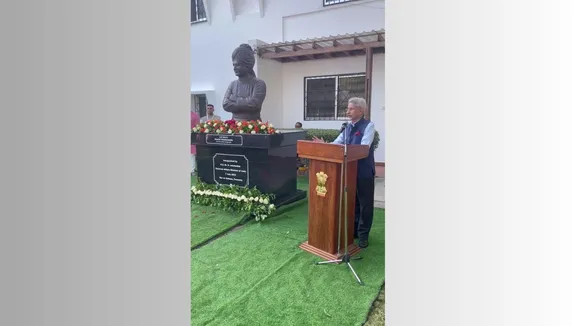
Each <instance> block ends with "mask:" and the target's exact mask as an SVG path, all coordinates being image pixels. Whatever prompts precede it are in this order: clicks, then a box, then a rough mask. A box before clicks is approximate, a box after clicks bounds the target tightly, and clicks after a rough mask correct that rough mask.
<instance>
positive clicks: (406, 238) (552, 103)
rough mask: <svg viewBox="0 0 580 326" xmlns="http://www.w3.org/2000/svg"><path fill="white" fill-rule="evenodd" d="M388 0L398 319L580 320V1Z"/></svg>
mask: <svg viewBox="0 0 580 326" xmlns="http://www.w3.org/2000/svg"><path fill="white" fill-rule="evenodd" d="M386 3H387V6H386V17H387V18H386V22H387V24H386V34H387V49H386V53H387V54H386V67H387V69H386V72H387V74H386V81H387V83H386V89H387V96H386V98H387V115H386V123H387V128H386V130H387V137H386V143H387V152H386V153H387V155H386V157H387V160H386V162H387V173H386V174H387V175H386V189H387V192H386V207H387V209H386V210H387V224H386V230H387V231H386V232H387V237H386V239H387V256H386V259H387V263H386V266H387V325H445V326H452V325H453V326H456V325H462V326H464V325H470V326H474V325H486V326H487V325H526V326H530V325H542V326H544V325H580V314H579V313H578V302H579V301H578V298H579V297H578V293H580V278H579V277H578V275H580V269H579V259H580V255H579V251H580V243H579V239H580V237H579V236H578V234H579V233H580V225H579V221H580V212H579V203H580V200H579V199H578V196H579V194H580V186H579V185H580V180H579V179H580V178H579V176H580V170H579V169H580V168H579V166H580V161H579V153H578V152H579V149H580V146H579V145H578V144H579V140H580V135H579V130H580V128H578V125H579V121H580V118H579V112H580V110H579V109H578V108H580V103H579V102H580V101H579V96H580V92H578V85H579V77H578V76H580V64H579V60H578V58H579V57H580V53H579V52H580V51H579V48H580V47H579V46H578V45H579V41H580V38H579V37H578V35H577V34H578V31H579V30H580V26H578V21H579V20H578V17H579V16H580V3H579V2H578V1H558V0H556V1H549V2H548V1H544V2H540V1H527V2H524V1H512V0H495V1H494V0H492V1H484V2H482V1H468V0H467V1H466V0H442V1H429V0H405V1H398V0H394V1H387V2H386Z"/></svg>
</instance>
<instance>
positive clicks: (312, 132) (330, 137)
mask: <svg viewBox="0 0 580 326" xmlns="http://www.w3.org/2000/svg"><path fill="white" fill-rule="evenodd" d="M304 130H306V140H312V138H314V136H316V137H318V138H323V139H324V140H325V141H326V142H331V141H334V140H335V139H336V137H338V135H340V130H337V129H304ZM380 141H381V138H380V137H379V132H378V131H375V138H374V139H373V142H372V143H371V146H372V149H373V151H375V150H377V147H379V142H380ZM299 166H303V167H308V160H307V159H304V158H301V159H299Z"/></svg>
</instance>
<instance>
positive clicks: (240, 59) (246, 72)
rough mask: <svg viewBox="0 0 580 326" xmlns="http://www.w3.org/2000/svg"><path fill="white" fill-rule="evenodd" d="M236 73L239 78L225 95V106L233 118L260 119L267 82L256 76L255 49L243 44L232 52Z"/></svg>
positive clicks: (232, 83)
mask: <svg viewBox="0 0 580 326" xmlns="http://www.w3.org/2000/svg"><path fill="white" fill-rule="evenodd" d="M232 63H233V65H234V73H235V74H236V76H238V80H234V81H233V82H231V83H230V86H229V87H228V89H227V90H226V93H225V95H224V102H223V108H224V110H226V111H227V112H231V113H232V119H233V120H242V121H248V120H260V119H261V116H260V113H261V111H262V103H264V99H265V98H266V83H265V82H264V81H263V80H261V79H258V78H256V73H255V72H254V64H255V63H256V59H255V57H254V50H253V49H252V47H251V46H250V45H249V44H242V45H240V46H239V47H238V48H236V49H235V50H234V52H233V53H232Z"/></svg>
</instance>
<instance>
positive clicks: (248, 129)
mask: <svg viewBox="0 0 580 326" xmlns="http://www.w3.org/2000/svg"><path fill="white" fill-rule="evenodd" d="M192 131H193V132H195V133H206V134H207V133H215V134H222V133H223V134H251V135H255V134H262V135H272V134H278V133H280V130H278V129H276V128H274V125H272V124H271V123H268V122H262V121H260V120H257V121H235V120H226V121H221V120H210V121H206V122H202V123H200V124H198V125H197V126H195V127H194V128H193V129H192Z"/></svg>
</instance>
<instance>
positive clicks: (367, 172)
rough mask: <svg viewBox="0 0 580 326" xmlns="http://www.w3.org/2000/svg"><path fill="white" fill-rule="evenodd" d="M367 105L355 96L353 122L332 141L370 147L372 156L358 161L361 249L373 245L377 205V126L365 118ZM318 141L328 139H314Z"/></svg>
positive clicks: (351, 105)
mask: <svg viewBox="0 0 580 326" xmlns="http://www.w3.org/2000/svg"><path fill="white" fill-rule="evenodd" d="M366 110H367V103H366V101H365V100H364V99H363V98H359V97H353V98H351V99H350V100H349V101H348V109H347V113H346V115H347V116H348V118H349V119H350V122H348V123H347V125H346V129H345V131H344V132H341V133H340V135H339V136H338V137H337V138H336V139H335V140H334V141H333V142H332V143H333V144H344V143H345V142H346V143H347V144H356V145H366V146H368V147H369V155H368V156H367V157H365V158H363V159H360V160H359V161H358V169H357V180H356V203H355V232H354V236H355V238H358V246H359V247H361V248H366V247H368V245H369V233H370V231H371V226H372V224H373V217H374V216H373V215H374V214H373V213H374V202H375V198H374V197H375V174H376V172H375V156H374V150H373V148H372V147H371V144H372V142H373V139H374V137H375V124H374V123H372V122H371V121H370V120H367V119H365V118H364V114H365V112H366ZM313 140H314V141H316V142H324V139H320V138H317V137H314V139H313Z"/></svg>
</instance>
